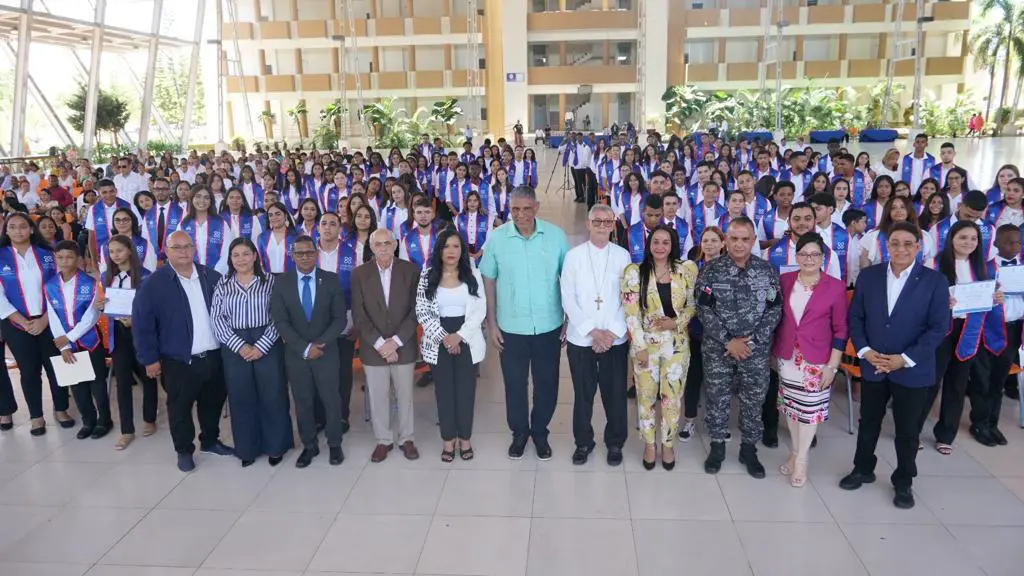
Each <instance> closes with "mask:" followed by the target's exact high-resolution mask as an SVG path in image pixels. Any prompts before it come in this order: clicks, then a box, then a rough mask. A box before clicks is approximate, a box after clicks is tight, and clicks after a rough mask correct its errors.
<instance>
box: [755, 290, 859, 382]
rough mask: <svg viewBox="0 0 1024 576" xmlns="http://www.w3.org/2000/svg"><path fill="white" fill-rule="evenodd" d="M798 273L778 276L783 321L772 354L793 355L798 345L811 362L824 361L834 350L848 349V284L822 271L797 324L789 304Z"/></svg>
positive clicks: (818, 362) (785, 356) (778, 356)
mask: <svg viewBox="0 0 1024 576" xmlns="http://www.w3.org/2000/svg"><path fill="white" fill-rule="evenodd" d="M798 273H799V272H787V273H785V274H783V275H782V276H780V277H779V285H780V286H782V296H783V300H782V302H783V304H782V321H781V322H779V327H778V328H777V329H776V331H775V344H774V345H773V347H772V353H773V354H774V355H775V357H777V358H792V357H793V348H794V346H796V345H797V344H799V345H800V352H801V353H803V355H804V358H806V359H807V361H808V362H811V363H813V364H824V363H826V362H828V359H829V355H830V354H831V353H832V350H833V349H836V350H844V349H846V338H847V330H846V309H847V300H846V285H845V284H843V282H842V281H841V280H836V279H835V278H833V277H831V276H829V275H827V274H822V275H821V280H820V281H819V282H818V285H817V287H815V289H814V292H813V293H811V299H810V300H809V301H808V302H807V307H806V308H805V309H804V314H803V316H802V317H801V318H800V322H799V323H798V322H797V321H796V318H795V317H794V316H793V310H792V309H791V308H790V306H789V298H790V296H791V295H792V293H793V286H794V285H795V284H796V277H797V274H798Z"/></svg>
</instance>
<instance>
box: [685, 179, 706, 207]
mask: <svg viewBox="0 0 1024 576" xmlns="http://www.w3.org/2000/svg"><path fill="white" fill-rule="evenodd" d="M701 194H702V191H701V189H700V183H699V182H694V183H693V184H690V185H688V186H687V187H686V201H687V202H689V203H690V208H693V207H695V206H697V204H700V203H701V202H703V201H704V198H703V197H702V196H701Z"/></svg>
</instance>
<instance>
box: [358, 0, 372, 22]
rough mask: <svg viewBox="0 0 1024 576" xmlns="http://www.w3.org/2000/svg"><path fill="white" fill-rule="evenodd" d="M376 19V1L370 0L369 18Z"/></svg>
mask: <svg viewBox="0 0 1024 576" xmlns="http://www.w3.org/2000/svg"><path fill="white" fill-rule="evenodd" d="M357 17H358V16H357ZM376 17H377V0H370V18H376Z"/></svg>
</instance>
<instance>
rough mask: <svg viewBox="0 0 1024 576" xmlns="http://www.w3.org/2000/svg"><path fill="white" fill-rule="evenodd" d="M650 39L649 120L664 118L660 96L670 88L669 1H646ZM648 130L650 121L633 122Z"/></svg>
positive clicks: (646, 57)
mask: <svg viewBox="0 0 1024 576" xmlns="http://www.w3.org/2000/svg"><path fill="white" fill-rule="evenodd" d="M646 2H647V5H646V12H647V38H646V39H645V40H644V65H645V70H646V71H647V78H646V79H645V80H646V94H644V95H643V98H644V110H645V111H646V114H647V116H648V118H651V117H659V116H662V115H663V114H665V103H664V102H662V101H661V95H662V94H664V93H665V90H666V89H667V88H668V51H667V50H665V47H666V46H668V18H665V17H664V16H663V15H665V14H668V0H646ZM634 122H635V123H637V125H638V126H640V125H643V126H645V127H646V125H647V119H646V118H638V119H636V120H634Z"/></svg>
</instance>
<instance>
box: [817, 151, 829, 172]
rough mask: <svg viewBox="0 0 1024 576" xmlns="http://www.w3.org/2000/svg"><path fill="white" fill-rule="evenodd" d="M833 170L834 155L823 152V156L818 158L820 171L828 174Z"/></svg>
mask: <svg viewBox="0 0 1024 576" xmlns="http://www.w3.org/2000/svg"><path fill="white" fill-rule="evenodd" d="M831 171H832V157H831V156H829V155H828V154H823V155H822V156H821V158H818V172H824V173H825V174H828V173H829V172H831Z"/></svg>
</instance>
